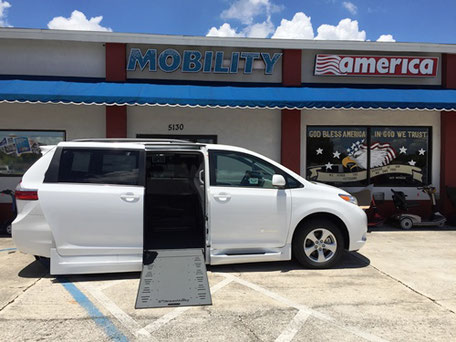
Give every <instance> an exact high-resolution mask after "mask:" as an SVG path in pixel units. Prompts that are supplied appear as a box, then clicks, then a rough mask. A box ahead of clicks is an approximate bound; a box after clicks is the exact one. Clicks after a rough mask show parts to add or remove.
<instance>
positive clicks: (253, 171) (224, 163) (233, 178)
mask: <svg viewBox="0 0 456 342" xmlns="http://www.w3.org/2000/svg"><path fill="white" fill-rule="evenodd" d="M209 158H210V160H209V162H210V171H211V172H210V182H211V185H212V186H235V187H255V188H267V189H273V188H274V187H273V186H272V176H273V175H274V174H281V175H282V176H284V177H285V180H286V181H287V187H288V188H297V187H301V186H302V184H300V183H299V182H298V181H296V180H295V179H294V178H292V177H291V176H289V175H288V174H286V173H285V172H283V171H282V170H280V169H279V168H277V167H275V166H274V165H271V164H269V163H267V162H266V161H264V160H261V159H259V158H257V157H254V156H251V155H248V154H245V153H238V152H230V151H211V152H210V153H209Z"/></svg>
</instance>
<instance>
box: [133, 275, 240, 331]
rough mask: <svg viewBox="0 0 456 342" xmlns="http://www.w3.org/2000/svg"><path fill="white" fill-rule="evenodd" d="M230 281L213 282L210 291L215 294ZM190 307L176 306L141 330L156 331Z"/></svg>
mask: <svg viewBox="0 0 456 342" xmlns="http://www.w3.org/2000/svg"><path fill="white" fill-rule="evenodd" d="M232 282H233V280H232V279H228V278H226V279H224V280H222V281H220V282H218V283H217V284H215V285H214V286H212V287H211V293H212V294H215V293H216V292H217V291H219V290H220V289H222V288H224V287H225V286H227V285H228V284H230V283H232ZM190 309H192V307H191V306H187V307H181V308H176V309H174V310H173V311H171V312H169V313H167V314H165V315H163V316H162V317H160V318H159V319H157V320H156V321H154V322H152V323H150V324H149V325H147V326H145V327H144V328H143V329H142V330H144V331H147V332H149V333H152V332H154V331H157V330H158V329H160V328H161V327H162V326H164V325H165V324H167V323H168V322H170V321H172V320H173V319H175V318H177V317H178V316H180V315H182V314H183V313H184V312H186V311H188V310H190Z"/></svg>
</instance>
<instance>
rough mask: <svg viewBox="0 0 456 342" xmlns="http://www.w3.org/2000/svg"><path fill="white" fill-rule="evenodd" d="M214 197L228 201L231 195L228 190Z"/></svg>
mask: <svg viewBox="0 0 456 342" xmlns="http://www.w3.org/2000/svg"><path fill="white" fill-rule="evenodd" d="M214 198H215V199H216V200H219V201H220V202H228V201H229V199H230V198H231V195H230V194H228V193H226V192H221V193H219V194H216V195H214Z"/></svg>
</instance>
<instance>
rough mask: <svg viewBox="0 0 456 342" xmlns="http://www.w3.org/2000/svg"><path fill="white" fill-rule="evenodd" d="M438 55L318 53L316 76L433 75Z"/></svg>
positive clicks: (435, 70) (435, 71)
mask: <svg viewBox="0 0 456 342" xmlns="http://www.w3.org/2000/svg"><path fill="white" fill-rule="evenodd" d="M438 63H439V58H438V57H417V56H413V57H406V56H352V55H350V56H349V55H317V56H316V60H315V69H314V74H315V75H316V76H396V77H435V76H437V66H438Z"/></svg>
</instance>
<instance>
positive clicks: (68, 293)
mask: <svg viewBox="0 0 456 342" xmlns="http://www.w3.org/2000/svg"><path fill="white" fill-rule="evenodd" d="M455 246H456V231H455V230H451V229H443V230H439V231H433V230H412V231H399V230H395V229H383V230H382V231H375V232H371V233H369V235H368V243H367V244H366V246H365V247H364V248H363V249H362V250H361V251H360V252H359V253H350V254H348V253H347V254H346V255H345V256H344V259H343V261H342V263H341V265H340V266H339V267H338V268H335V269H330V270H320V271H315V270H306V269H302V268H301V267H300V266H299V265H298V264H296V263H295V262H281V263H263V264H261V263H257V264H245V265H230V266H217V267H209V270H208V276H209V282H210V286H211V288H212V297H213V305H212V306H206V307H182V308H163V309H142V310H135V309H134V303H135V297H136V292H137V289H138V284H139V274H138V273H132V274H113V275H87V276H69V277H59V278H55V277H52V276H49V275H48V274H47V273H46V270H45V269H44V268H43V267H42V266H41V265H40V264H39V263H38V262H36V261H34V258H33V257H32V256H28V255H24V254H22V253H20V252H17V251H15V250H7V249H9V248H14V246H13V245H12V242H11V239H6V238H1V239H0V274H1V277H0V286H1V288H2V291H1V295H0V308H1V309H0V340H1V341H3V340H5V341H9V340H19V341H26V340H39V339H59V340H70V339H71V340H74V339H77V340H80V341H105V340H119V341H127V340H132V341H133V340H148V341H150V340H155V341H165V340H166V341H182V340H190V341H225V340H237V341H292V340H293V341H301V340H310V341H327V340H330V339H332V340H337V341H359V340H368V341H385V340H389V341H409V340H413V341H441V340H456V310H455V306H456V305H455V304H456V303H455V298H456V248H455ZM4 290H5V291H4Z"/></svg>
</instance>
